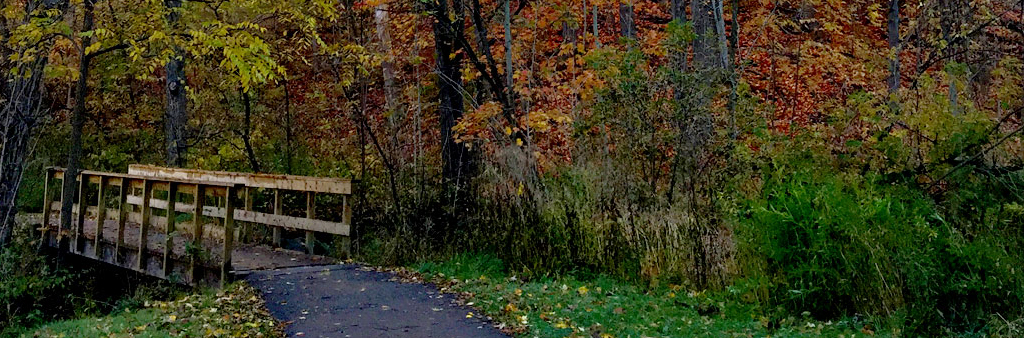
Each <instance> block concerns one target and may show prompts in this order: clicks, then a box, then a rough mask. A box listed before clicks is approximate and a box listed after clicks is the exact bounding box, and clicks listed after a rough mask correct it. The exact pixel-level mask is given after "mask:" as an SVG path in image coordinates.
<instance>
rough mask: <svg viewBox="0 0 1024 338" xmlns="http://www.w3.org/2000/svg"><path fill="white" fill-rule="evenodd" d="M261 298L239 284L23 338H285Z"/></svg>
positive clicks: (59, 325)
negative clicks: (214, 291) (282, 337)
mask: <svg viewBox="0 0 1024 338" xmlns="http://www.w3.org/2000/svg"><path fill="white" fill-rule="evenodd" d="M281 336H282V334H281V332H280V330H279V329H278V326H277V323H276V322H275V321H274V319H273V318H272V317H271V316H270V314H269V313H267V311H266V308H265V307H264V304H263V300H262V299H261V298H260V297H259V295H258V292H256V290H254V289H253V288H251V287H250V286H248V285H247V284H244V283H236V284H234V285H231V286H230V287H228V288H226V289H224V290H221V291H219V292H216V293H213V292H207V293H202V294H195V295H189V296H185V297H182V298H180V299H178V300H174V301H169V302H147V303H146V306H145V307H144V308H142V309H138V310H125V311H124V312H119V313H114V314H111V315H108V316H105V317H98V318H84V319H76V320H68V321H61V322H55V323H50V324H47V325H45V326H42V327H39V328H37V329H35V330H33V331H32V332H31V333H27V334H24V335H22V337H137V338H148V337H152V338H156V337H281Z"/></svg>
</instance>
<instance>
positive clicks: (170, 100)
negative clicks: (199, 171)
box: [164, 0, 188, 167]
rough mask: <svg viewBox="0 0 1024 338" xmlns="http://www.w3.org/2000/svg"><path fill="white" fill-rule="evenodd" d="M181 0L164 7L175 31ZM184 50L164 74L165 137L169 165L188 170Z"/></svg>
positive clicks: (169, 1) (177, 51)
mask: <svg viewBox="0 0 1024 338" xmlns="http://www.w3.org/2000/svg"><path fill="white" fill-rule="evenodd" d="M181 2H182V1H181V0H164V6H166V7H167V8H168V9H169V10H170V14H168V15H167V22H168V23H169V24H170V25H171V26H172V27H173V26H177V25H178V21H179V19H180V17H181V14H180V13H178V10H179V9H180V8H181ZM184 54H185V53H184V51H182V50H181V48H178V47H175V55H174V57H172V58H171V59H170V60H168V61H167V64H166V65H165V67H164V68H165V70H166V72H167V78H166V100H167V106H166V109H165V111H164V133H165V135H166V147H167V165H168V166H172V167H183V166H185V153H186V152H187V151H188V92H187V90H186V89H185V83H186V78H185V55H184Z"/></svg>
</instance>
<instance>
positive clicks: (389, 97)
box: [374, 4, 398, 124]
mask: <svg viewBox="0 0 1024 338" xmlns="http://www.w3.org/2000/svg"><path fill="white" fill-rule="evenodd" d="M389 21H390V20H389V17H388V4H380V5H377V9H376V11H375V12H374V22H375V23H376V28H377V39H378V40H380V47H381V49H382V53H383V54H384V61H383V62H381V64H380V67H381V70H382V71H383V72H384V100H385V102H386V104H387V107H385V108H386V109H387V110H394V109H396V108H397V103H398V87H397V86H396V85H395V64H394V61H393V60H392V58H393V55H392V54H391V34H390V33H389V32H388V23H389ZM390 116H391V118H390V119H389V121H390V123H392V124H394V119H395V114H394V112H393V111H392V114H391V115H390Z"/></svg>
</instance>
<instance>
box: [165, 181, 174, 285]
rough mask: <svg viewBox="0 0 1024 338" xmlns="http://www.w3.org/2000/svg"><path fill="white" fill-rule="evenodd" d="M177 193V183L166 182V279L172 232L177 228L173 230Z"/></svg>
mask: <svg viewBox="0 0 1024 338" xmlns="http://www.w3.org/2000/svg"><path fill="white" fill-rule="evenodd" d="M177 195H178V184H177V183H174V182H167V226H166V227H165V229H164V230H165V237H164V264H163V265H164V279H166V278H167V276H170V274H171V268H172V266H171V264H173V260H172V259H171V258H173V257H172V256H174V234H175V233H176V232H177V230H175V224H177V222H178V217H176V216H177V215H176V212H175V211H174V207H175V206H176V204H177V203H178V199H177Z"/></svg>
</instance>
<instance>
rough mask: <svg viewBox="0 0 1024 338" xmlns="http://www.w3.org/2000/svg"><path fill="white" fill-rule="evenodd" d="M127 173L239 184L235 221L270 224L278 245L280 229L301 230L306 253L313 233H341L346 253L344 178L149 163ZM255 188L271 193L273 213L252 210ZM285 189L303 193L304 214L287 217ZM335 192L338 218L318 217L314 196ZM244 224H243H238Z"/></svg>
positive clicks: (348, 193)
mask: <svg viewBox="0 0 1024 338" xmlns="http://www.w3.org/2000/svg"><path fill="white" fill-rule="evenodd" d="M128 173H129V174H131V175H138V176H144V177H154V178H162V179H183V180H198V181H204V182H220V183H226V184H239V185H241V187H242V191H241V192H240V194H242V196H243V199H244V201H245V202H244V207H243V209H242V210H236V211H235V213H236V214H235V219H236V220H238V221H243V222H248V223H254V224H263V225H266V226H270V227H271V229H272V230H271V231H272V235H271V236H272V238H271V240H272V243H273V244H274V245H275V246H278V247H280V246H281V242H282V232H283V229H291V230H298V231H304V232H305V240H306V241H305V242H306V243H305V244H306V250H307V252H309V253H310V254H314V253H315V248H316V237H315V233H318V232H319V233H326V234H332V235H340V236H342V237H341V238H342V243H341V247H340V249H341V251H342V253H343V254H345V255H347V254H348V252H349V247H350V245H351V242H350V240H349V238H350V237H349V236H350V235H351V225H352V207H351V201H352V199H351V197H352V181H351V180H347V179H337V178H324V177H310V176H296V175H278V174H254V173H238V172H228V171H212V170H198V169H182V168H166V167H158V166H152V165H140V164H132V165H129V166H128ZM257 190H269V191H271V192H272V193H273V212H272V213H263V212H258V211H256V210H255V209H254V206H253V201H254V197H255V195H256V194H257ZM286 192H291V193H300V194H304V195H305V200H306V206H305V209H306V210H305V217H295V216H288V215H286V214H285V212H284V211H285V210H284V198H283V194H284V193H286ZM318 194H329V195H337V196H339V197H340V198H341V210H340V211H341V220H340V221H327V220H321V219H319V218H318V215H317V203H316V201H317V195H318ZM242 224H245V223H242ZM239 230H241V231H239V235H240V236H239V237H240V238H246V237H248V236H246V235H245V234H246V233H247V232H248V227H246V226H243V227H242V228H241V229H239Z"/></svg>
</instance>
